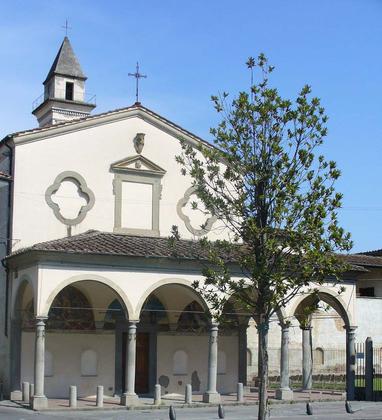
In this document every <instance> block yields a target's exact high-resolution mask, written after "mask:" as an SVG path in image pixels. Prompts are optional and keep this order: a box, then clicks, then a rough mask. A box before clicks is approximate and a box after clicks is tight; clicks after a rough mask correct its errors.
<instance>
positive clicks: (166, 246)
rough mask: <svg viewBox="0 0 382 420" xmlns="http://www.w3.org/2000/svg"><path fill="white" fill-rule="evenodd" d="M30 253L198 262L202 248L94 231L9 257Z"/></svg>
mask: <svg viewBox="0 0 382 420" xmlns="http://www.w3.org/2000/svg"><path fill="white" fill-rule="evenodd" d="M30 251H44V252H60V253H67V254H81V255H86V254H88V255H115V256H129V257H147V258H149V257H163V258H171V257H175V256H176V257H177V258H182V259H198V258H202V257H203V251H202V249H201V246H200V245H199V244H198V243H197V242H195V241H186V240H180V241H177V242H176V246H175V247H172V246H171V244H170V240H169V238H158V237H149V236H132V235H121V234H116V233H106V232H99V231H96V230H89V231H87V232H85V233H82V234H79V235H75V236H71V237H67V238H63V239H57V240H53V241H48V242H42V243H38V244H35V245H33V246H31V247H28V248H22V249H20V250H17V251H15V252H14V253H13V254H11V255H10V257H12V256H15V255H20V254H24V253H27V252H30ZM8 258H9V257H8Z"/></svg>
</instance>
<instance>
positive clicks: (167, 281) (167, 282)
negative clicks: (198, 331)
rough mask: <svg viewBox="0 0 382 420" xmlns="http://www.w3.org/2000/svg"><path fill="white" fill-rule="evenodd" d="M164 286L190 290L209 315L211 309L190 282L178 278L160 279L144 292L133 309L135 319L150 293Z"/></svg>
mask: <svg viewBox="0 0 382 420" xmlns="http://www.w3.org/2000/svg"><path fill="white" fill-rule="evenodd" d="M166 285H178V286H184V287H185V288H187V289H189V290H191V291H192V292H193V293H194V294H195V296H197V298H198V299H199V300H200V302H201V304H202V307H204V309H205V310H206V311H207V312H208V313H211V312H212V311H211V307H210V306H209V305H208V303H207V302H206V300H205V299H203V297H202V296H201V295H200V293H198V292H197V291H196V290H195V289H194V288H193V287H192V286H191V285H190V282H189V281H187V280H185V279H179V278H175V279H174V278H167V279H162V280H159V281H157V282H155V283H154V284H152V285H151V286H150V287H149V288H148V289H146V290H145V292H144V293H143V295H142V296H141V297H140V298H139V301H138V303H137V306H136V308H135V318H136V319H139V316H140V313H141V311H142V308H143V305H144V303H145V302H146V299H147V298H148V297H149V296H150V295H151V293H153V292H155V290H157V289H159V288H160V287H162V286H166Z"/></svg>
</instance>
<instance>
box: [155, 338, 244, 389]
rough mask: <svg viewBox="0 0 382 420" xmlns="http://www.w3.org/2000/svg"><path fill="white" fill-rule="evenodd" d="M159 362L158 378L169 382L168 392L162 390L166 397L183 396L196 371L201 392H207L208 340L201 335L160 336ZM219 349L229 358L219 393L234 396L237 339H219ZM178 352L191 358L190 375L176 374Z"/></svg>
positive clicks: (158, 344)
mask: <svg viewBox="0 0 382 420" xmlns="http://www.w3.org/2000/svg"><path fill="white" fill-rule="evenodd" d="M157 346H158V359H157V366H158V367H157V378H158V379H159V377H160V376H162V375H164V376H167V377H168V378H169V380H170V382H169V386H168V388H163V387H162V392H163V393H178V394H184V392H185V387H186V385H187V384H190V383H191V375H192V372H193V371H196V372H197V374H198V377H199V380H200V381H201V383H200V392H199V393H203V392H205V391H206V389H207V374H208V336H207V335H201V336H195V335H175V336H174V335H166V334H160V335H158V342H157ZM218 346H219V347H218V348H219V350H221V351H224V352H225V354H226V358H227V370H226V373H225V374H219V375H218V381H217V390H218V392H222V393H224V392H234V391H235V390H236V386H237V381H238V376H237V371H238V363H239V361H238V337H237V336H220V337H219V341H218ZM177 350H183V351H185V352H186V353H187V354H188V372H187V375H174V374H173V355H174V353H175V352H176V351H177Z"/></svg>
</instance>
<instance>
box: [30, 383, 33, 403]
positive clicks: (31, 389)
mask: <svg viewBox="0 0 382 420" xmlns="http://www.w3.org/2000/svg"><path fill="white" fill-rule="evenodd" d="M33 396H34V384H29V404H30V405H32V400H33Z"/></svg>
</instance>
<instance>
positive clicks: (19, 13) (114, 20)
mask: <svg viewBox="0 0 382 420" xmlns="http://www.w3.org/2000/svg"><path fill="white" fill-rule="evenodd" d="M66 18H67V19H68V20H69V25H70V26H71V27H72V29H71V30H70V31H69V38H70V40H71V42H72V45H73V48H74V51H75V53H76V54H77V56H78V57H79V60H80V62H81V65H82V68H83V69H84V71H85V73H86V75H87V76H88V78H89V79H88V81H87V91H88V92H89V93H94V94H96V95H97V108H96V110H95V112H103V111H107V110H110V109H115V108H118V107H123V106H127V105H131V104H132V103H133V102H134V80H133V79H132V78H130V77H128V76H127V74H128V72H132V71H134V68H135V62H136V61H137V60H138V61H139V62H140V65H141V70H142V72H144V73H146V74H147V75H148V78H147V79H145V80H143V81H142V89H141V102H142V103H143V105H145V106H147V107H149V108H151V109H153V110H154V111H156V112H158V113H159V114H161V115H163V116H164V117H166V118H168V119H170V120H172V121H174V122H176V123H178V124H180V125H182V126H183V127H184V128H186V129H188V130H190V131H192V132H194V133H195V134H197V135H199V136H201V137H204V138H206V139H207V140H208V139H210V134H209V127H211V126H214V125H216V123H217V117H216V114H215V112H214V110H213V108H212V106H211V103H210V95H211V94H216V93H218V92H219V91H223V90H225V91H228V92H231V93H232V94H234V93H236V92H238V91H239V90H241V89H243V88H246V87H247V86H248V83H249V74H248V72H247V70H246V68H245V66H244V63H245V61H246V59H247V57H248V56H250V55H257V54H258V53H259V52H264V53H265V54H266V55H267V56H268V58H269V60H270V61H271V63H272V64H274V65H275V66H276V70H275V72H274V73H273V77H272V84H273V85H275V86H276V87H278V89H279V90H280V92H281V93H282V94H283V95H284V96H287V97H291V98H293V97H295V95H296V93H297V92H298V90H299V89H300V88H301V87H302V86H303V85H304V84H305V83H308V84H310V85H312V88H313V92H314V94H315V95H317V96H319V97H320V98H321V99H322V103H323V105H324V106H325V108H326V110H327V113H328V115H329V117H330V121H329V124H328V127H329V136H328V138H327V141H326V144H325V146H324V153H325V154H326V156H327V157H329V158H331V159H334V160H336V161H337V162H338V165H339V167H340V168H341V169H342V174H343V175H342V178H341V180H340V181H339V182H338V184H337V189H338V190H339V191H341V192H343V193H344V196H345V199H344V208H343V209H342V210H341V211H340V221H341V223H342V225H343V226H344V227H345V228H346V229H347V230H349V231H350V232H351V233H352V236H353V240H354V251H362V250H369V249H376V248H382V235H381V233H382V223H381V222H382V194H381V193H382V191H381V190H382V188H381V181H382V176H381V175H382V163H381V159H382V105H381V104H382V24H381V22H382V1H381V0H310V1H306V0H267V1H265V0H263V1H259V0H235V1H232V0H231V1H227V0H209V1H207V0H192V1H179V0H177V1H175V0H161V1H158V0H145V1H141V2H137V1H132V0H131V1H130V0H129V1H127V0H125V1H122V0H109V1H108V2H106V1H101V0H81V1H73V0H65V1H63V0H62V1H58V0H50V1H43V0H34V1H33V2H32V1H27V0H25V1H18V0H7V1H6V0H1V1H0V63H1V65H0V83H1V90H2V92H3V100H2V101H1V102H0V137H3V136H4V135H6V134H7V133H10V132H14V131H18V130H22V129H26V128H31V127H34V126H35V125H36V121H35V119H34V117H33V116H32V115H31V114H30V112H31V107H32V101H33V100H34V99H35V98H36V97H38V96H39V95H40V94H41V93H42V84H41V83H42V81H43V80H44V79H45V77H46V74H47V72H48V70H49V68H50V65H51V64H52V61H53V59H54V57H55V55H56V53H57V50H58V48H59V46H60V44H61V42H62V39H63V37H64V30H63V29H62V28H61V26H62V25H64V23H65V19H66Z"/></svg>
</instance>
